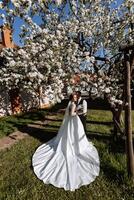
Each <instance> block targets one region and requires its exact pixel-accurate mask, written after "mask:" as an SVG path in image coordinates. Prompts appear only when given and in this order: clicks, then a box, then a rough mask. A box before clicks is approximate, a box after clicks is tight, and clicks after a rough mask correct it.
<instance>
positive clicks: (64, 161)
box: [32, 102, 100, 191]
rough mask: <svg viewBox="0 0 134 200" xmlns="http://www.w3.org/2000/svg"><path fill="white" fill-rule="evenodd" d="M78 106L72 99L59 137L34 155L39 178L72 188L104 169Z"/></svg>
mask: <svg viewBox="0 0 134 200" xmlns="http://www.w3.org/2000/svg"><path fill="white" fill-rule="evenodd" d="M75 107H76V106H75V104H74V103H72V102H69V104H68V107H67V109H66V114H65V117H64V119H63V122H62V125H61V127H60V129H59V131H58V134H57V136H56V137H54V138H53V139H51V140H50V141H48V142H47V143H45V144H42V145H41V146H39V147H38V148H37V150H36V151H35V153H34V155H33V158H32V165H33V169H34V172H35V174H36V176H37V177H38V178H39V179H41V180H42V181H43V182H44V183H45V184H52V185H54V186H56V187H59V188H64V189H65V190H70V191H74V190H75V189H78V188H79V187H80V186H82V185H87V184H89V183H91V182H92V181H94V179H95V178H96V176H98V175H99V170H100V162H99V156H98V152H97V150H96V148H95V147H94V146H93V144H92V143H91V142H89V141H88V140H87V137H86V135H85V132H84V128H83V125H82V122H81V120H80V118H79V117H78V115H76V113H75Z"/></svg>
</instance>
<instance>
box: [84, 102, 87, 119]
mask: <svg viewBox="0 0 134 200" xmlns="http://www.w3.org/2000/svg"><path fill="white" fill-rule="evenodd" d="M86 114H87V101H86V100H83V115H86Z"/></svg>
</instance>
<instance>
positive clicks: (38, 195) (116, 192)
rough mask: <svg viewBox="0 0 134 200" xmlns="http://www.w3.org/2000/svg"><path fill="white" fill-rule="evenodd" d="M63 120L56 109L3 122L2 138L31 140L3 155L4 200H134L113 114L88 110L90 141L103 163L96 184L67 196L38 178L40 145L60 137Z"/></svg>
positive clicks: (0, 185)
mask: <svg viewBox="0 0 134 200" xmlns="http://www.w3.org/2000/svg"><path fill="white" fill-rule="evenodd" d="M46 115H47V116H49V117H50V118H49V123H45V121H46V119H45V116H46ZM52 116H55V117H52ZM62 118H63V114H62V113H59V112H57V110H53V109H52V110H48V111H43V110H40V111H35V112H31V113H29V114H25V115H23V116H22V115H20V116H16V117H15V116H14V117H6V118H3V119H1V121H3V122H4V123H3V124H4V125H3V127H2V125H1V124H2V122H0V125H1V127H2V128H3V132H4V133H2V134H1V135H6V132H7V133H8V134H9V133H11V132H12V131H20V132H24V133H27V136H26V137H25V138H24V139H23V140H20V141H19V142H18V143H16V144H14V145H13V146H12V147H11V148H8V149H5V150H2V151H0V200H77V199H78V200H133V199H134V185H133V184H132V182H131V181H130V180H129V179H128V178H127V170H126V169H127V166H126V155H125V141H124V139H119V140H118V141H116V142H115V141H114V140H113V138H112V134H111V130H112V128H113V126H112V115H111V113H110V111H104V110H91V109H90V110H88V119H87V130H88V131H87V137H88V139H89V140H91V141H92V142H93V143H94V145H95V146H96V148H97V150H98V152H99V156H100V163H101V170H100V175H99V177H97V178H96V180H95V181H94V182H93V183H91V184H90V185H88V186H82V187H81V188H80V189H78V190H76V191H75V192H69V191H68V192H66V191H64V190H63V189H58V188H55V187H54V186H52V185H44V183H43V182H42V181H40V180H38V179H37V178H36V176H35V175H34V173H33V170H32V166H31V158H32V155H33V153H34V151H35V149H36V148H37V147H38V146H39V145H40V144H42V143H43V142H46V141H48V140H49V139H50V138H52V137H54V136H55V135H56V134H57V131H58V129H59V126H60V124H61V121H62ZM47 120H48V119H47ZM133 121H134V113H133ZM28 124H29V125H28ZM6 128H7V129H6ZM133 128H134V127H133ZM5 129H6V130H7V131H6V130H5ZM1 137H2V136H1Z"/></svg>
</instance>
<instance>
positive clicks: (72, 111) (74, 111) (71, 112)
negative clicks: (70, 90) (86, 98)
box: [70, 103, 76, 116]
mask: <svg viewBox="0 0 134 200" xmlns="http://www.w3.org/2000/svg"><path fill="white" fill-rule="evenodd" d="M70 115H71V116H75V115H76V105H75V103H72V105H71V110H70Z"/></svg>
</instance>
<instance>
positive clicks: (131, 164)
mask: <svg viewBox="0 0 134 200" xmlns="http://www.w3.org/2000/svg"><path fill="white" fill-rule="evenodd" d="M124 58H125V68H126V71H125V73H126V74H125V75H126V76H125V77H126V79H125V133H126V150H127V166H128V175H129V176H130V177H132V178H133V179H134V154H133V138H132V119H131V71H130V62H129V52H128V51H127V52H125V54H124Z"/></svg>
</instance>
